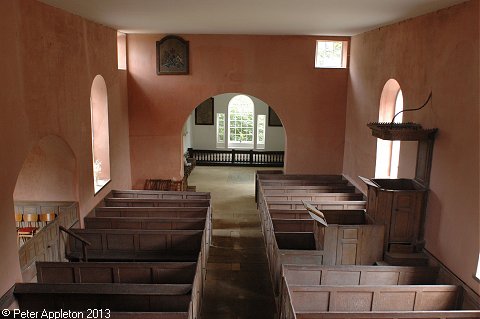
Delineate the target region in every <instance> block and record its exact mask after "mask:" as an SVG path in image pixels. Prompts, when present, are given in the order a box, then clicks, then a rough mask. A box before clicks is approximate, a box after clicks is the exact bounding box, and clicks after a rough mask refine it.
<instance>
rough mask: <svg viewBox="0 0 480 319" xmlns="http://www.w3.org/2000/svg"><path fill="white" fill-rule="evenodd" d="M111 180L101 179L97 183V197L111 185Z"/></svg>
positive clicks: (95, 189)
mask: <svg viewBox="0 0 480 319" xmlns="http://www.w3.org/2000/svg"><path fill="white" fill-rule="evenodd" d="M110 181H111V180H110V179H101V180H98V181H97V184H96V185H94V191H95V194H94V196H95V195H97V194H98V193H99V192H100V191H101V190H102V189H103V188H104V187H105V186H107V185H108V184H109V183H110Z"/></svg>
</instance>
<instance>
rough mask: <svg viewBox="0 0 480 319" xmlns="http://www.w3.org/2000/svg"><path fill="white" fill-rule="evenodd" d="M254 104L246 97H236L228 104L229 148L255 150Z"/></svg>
mask: <svg viewBox="0 0 480 319" xmlns="http://www.w3.org/2000/svg"><path fill="white" fill-rule="evenodd" d="M254 118H255V114H254V104H253V101H252V99H251V98H249V97H248V96H246V95H236V96H234V97H233V98H232V99H231V100H230V102H229V103H228V147H240V148H253V141H254V135H255V134H254V124H255V123H254Z"/></svg>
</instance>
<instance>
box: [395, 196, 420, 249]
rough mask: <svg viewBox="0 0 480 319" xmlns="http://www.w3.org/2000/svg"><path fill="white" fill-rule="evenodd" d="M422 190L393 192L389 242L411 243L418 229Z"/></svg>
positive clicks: (413, 241) (414, 240)
mask: <svg viewBox="0 0 480 319" xmlns="http://www.w3.org/2000/svg"><path fill="white" fill-rule="evenodd" d="M422 198H423V193H422V192H395V194H394V196H393V202H392V217H391V220H390V234H389V241H390V243H412V244H414V243H415V242H416V239H417V238H416V237H417V236H418V232H419V229H420V212H421V209H422Z"/></svg>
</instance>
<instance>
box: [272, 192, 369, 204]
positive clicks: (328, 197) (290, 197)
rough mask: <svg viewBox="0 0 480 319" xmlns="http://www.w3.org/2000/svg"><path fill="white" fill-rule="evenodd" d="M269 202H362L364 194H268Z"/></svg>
mask: <svg viewBox="0 0 480 319" xmlns="http://www.w3.org/2000/svg"><path fill="white" fill-rule="evenodd" d="M265 200H266V201H267V202H273V201H302V200H304V201H312V202H315V201H347V200H348V201H362V200H363V194H359V193H338V192H332V193H299V194H296V193H283V194H266V195H265Z"/></svg>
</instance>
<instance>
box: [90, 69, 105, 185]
mask: <svg viewBox="0 0 480 319" xmlns="http://www.w3.org/2000/svg"><path fill="white" fill-rule="evenodd" d="M90 108H91V122H92V155H93V159H92V175H93V185H94V189H95V193H97V192H98V191H100V189H102V187H103V186H105V185H106V184H107V183H108V182H109V181H110V141H109V129H108V127H109V126H108V95H107V85H106V83H105V80H104V79H103V77H102V76H101V75H97V76H96V77H95V79H94V80H93V83H92V89H91V95H90Z"/></svg>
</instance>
